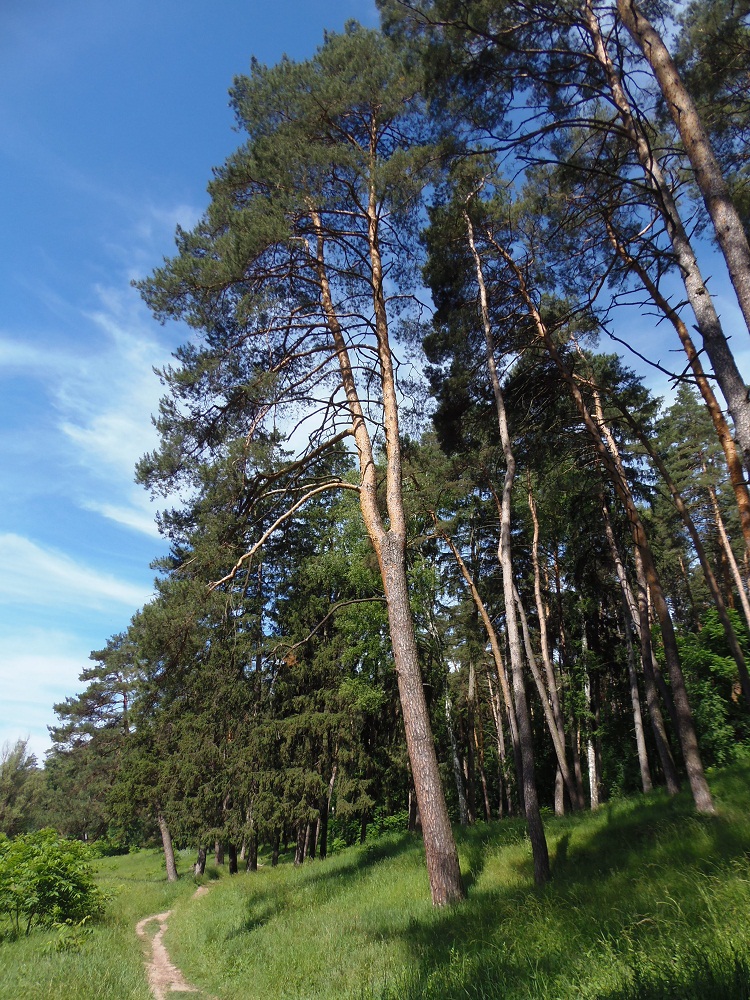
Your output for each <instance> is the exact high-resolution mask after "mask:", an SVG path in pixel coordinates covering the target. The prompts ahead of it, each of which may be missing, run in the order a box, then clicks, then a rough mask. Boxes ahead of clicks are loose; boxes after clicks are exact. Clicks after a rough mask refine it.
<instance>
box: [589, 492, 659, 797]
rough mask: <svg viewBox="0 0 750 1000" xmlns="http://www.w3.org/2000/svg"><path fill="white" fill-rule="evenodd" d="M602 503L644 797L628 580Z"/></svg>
mask: <svg viewBox="0 0 750 1000" xmlns="http://www.w3.org/2000/svg"><path fill="white" fill-rule="evenodd" d="M601 501H602V515H603V518H604V531H605V533H606V535H607V544H608V545H609V551H610V553H611V555H612V562H613V563H614V566H615V572H616V574H617V579H618V582H619V584H620V598H621V601H622V619H623V628H624V630H625V651H626V654H627V659H628V679H629V681H630V702H631V705H632V706H633V728H634V730H635V742H636V747H637V749H638V765H639V767H640V770H641V786H642V788H643V791H644V792H645V793H648V792H650V791H651V790H652V788H653V784H652V781H651V771H650V768H649V765H648V752H647V750H646V736H645V733H644V731H643V716H642V715H641V699H640V695H639V693H638V676H637V673H636V669H635V651H634V649H633V611H632V609H631V606H630V602H629V601H628V589H629V587H628V578H627V574H626V573H625V565H624V563H623V561H622V559H621V558H620V552H619V549H618V548H617V542H616V541H615V534H614V532H613V531H612V523H611V521H610V517H609V510H608V509H607V504H606V502H605V500H604V497H603V496H602V498H601Z"/></svg>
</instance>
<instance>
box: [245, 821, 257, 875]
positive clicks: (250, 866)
mask: <svg viewBox="0 0 750 1000" xmlns="http://www.w3.org/2000/svg"><path fill="white" fill-rule="evenodd" d="M245 870H246V871H249V872H257V870H258V834H257V833H256V832H255V830H253V832H252V833H251V834H250V836H249V838H248V845H247V864H246V866H245Z"/></svg>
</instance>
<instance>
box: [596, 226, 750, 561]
mask: <svg viewBox="0 0 750 1000" xmlns="http://www.w3.org/2000/svg"><path fill="white" fill-rule="evenodd" d="M606 225H607V231H608V233H609V236H610V240H611V242H612V245H613V246H614V247H615V249H616V250H617V252H618V254H619V255H620V257H621V258H622V260H623V262H624V263H625V265H626V266H627V267H628V269H629V270H631V271H633V272H634V273H635V274H637V275H638V277H639V278H640V280H641V283H642V284H643V287H644V288H645V289H646V291H647V292H648V293H649V295H650V296H651V298H652V300H653V301H654V303H655V305H656V306H657V307H658V308H659V309H660V310H661V311H662V313H663V314H664V315H665V316H666V317H667V319H668V320H669V321H670V323H671V324H672V326H673V327H674V329H675V330H676V331H677V336H678V337H679V338H680V341H681V343H682V346H683V348H684V350H685V354H686V355H687V358H688V361H689V362H690V368H691V370H692V372H693V376H694V378H695V384H696V385H697V386H698V390H699V392H700V394H701V396H702V398H703V402H704V403H705V404H706V409H707V410H708V412H709V415H710V417H711V421H712V422H713V425H714V430H715V431H716V436H717V437H718V439H719V443H720V444H721V447H722V450H723V452H724V457H725V459H726V463H727V471H728V472H729V481H730V482H731V484H732V489H733V490H734V498H735V501H736V503H737V511H738V513H739V515H740V525H741V527H742V536H743V538H744V540H745V553H746V555H747V554H748V553H750V491H748V488H747V482H746V481H745V473H744V471H743V468H742V462H741V461H740V457H739V455H738V454H737V446H736V445H735V443H734V438H733V437H732V432H731V431H730V429H729V424H728V423H727V421H726V418H725V417H724V412H723V410H722V409H721V406H720V405H719V401H718V399H717V398H716V393H715V392H714V391H713V388H712V387H711V383H710V382H709V380H708V378H707V377H706V373H705V372H704V370H703V365H702V364H701V359H700V354H699V352H698V350H697V348H696V346H695V344H694V343H693V338H692V337H691V336H690V333H689V331H688V328H687V326H686V325H685V323H684V322H683V321H682V319H681V318H680V315H679V313H678V312H677V310H676V309H674V308H673V307H672V306H671V305H670V304H669V302H668V301H667V299H666V298H665V297H664V296H663V295H662V294H661V292H660V291H659V289H658V287H657V285H656V284H655V283H654V282H653V281H652V280H651V277H650V276H649V274H648V272H647V271H646V269H645V267H643V265H642V264H641V263H640V261H639V260H638V259H637V258H635V257H633V256H632V255H631V254H629V253H628V252H627V250H626V248H625V246H624V245H623V243H622V240H621V239H620V238H619V237H618V236H617V235H616V233H615V231H614V227H613V226H612V224H611V222H610V221H609V220H607V221H606ZM670 492H671V488H670Z"/></svg>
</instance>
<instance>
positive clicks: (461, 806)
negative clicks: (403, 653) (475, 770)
mask: <svg viewBox="0 0 750 1000" xmlns="http://www.w3.org/2000/svg"><path fill="white" fill-rule="evenodd" d="M445 721H446V724H447V727H448V736H449V737H450V741H451V759H452V761H453V778H454V780H455V782H456V795H457V796H458V818H459V822H460V823H461V826H468V823H469V810H468V808H467V806H466V794H465V792H464V776H463V773H462V768H461V759H460V757H459V756H458V743H457V742H456V734H455V732H454V730H453V718H452V708H451V699H450V695H449V694H448V691H447V690H446V692H445Z"/></svg>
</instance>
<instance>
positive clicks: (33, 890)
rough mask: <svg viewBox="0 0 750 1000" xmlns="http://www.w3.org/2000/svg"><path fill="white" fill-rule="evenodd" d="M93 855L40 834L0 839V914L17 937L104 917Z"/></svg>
mask: <svg viewBox="0 0 750 1000" xmlns="http://www.w3.org/2000/svg"><path fill="white" fill-rule="evenodd" d="M89 858H90V854H89V850H88V848H87V847H86V846H85V845H84V844H81V843H79V842H78V841H72V840H63V839H62V838H61V837H60V836H59V835H58V834H57V833H56V831H55V830H40V831H39V832H38V833H29V834H26V835H24V836H21V837H16V838H15V839H13V840H10V839H8V838H7V837H0V915H1V916H3V917H5V918H6V919H7V920H8V921H9V923H10V925H11V928H12V930H13V931H14V932H15V933H16V934H18V933H20V931H21V927H22V926H24V927H25V932H26V934H28V933H29V932H30V930H31V928H32V927H34V926H37V925H39V926H44V927H50V926H53V925H61V924H74V923H76V924H79V925H82V922H83V921H85V920H86V919H90V918H94V917H97V916H100V915H101V913H102V910H103V907H104V903H105V896H104V894H103V893H102V892H101V890H100V889H99V888H98V887H97V885H96V883H95V882H94V875H93V871H92V869H91V866H90V864H89Z"/></svg>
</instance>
